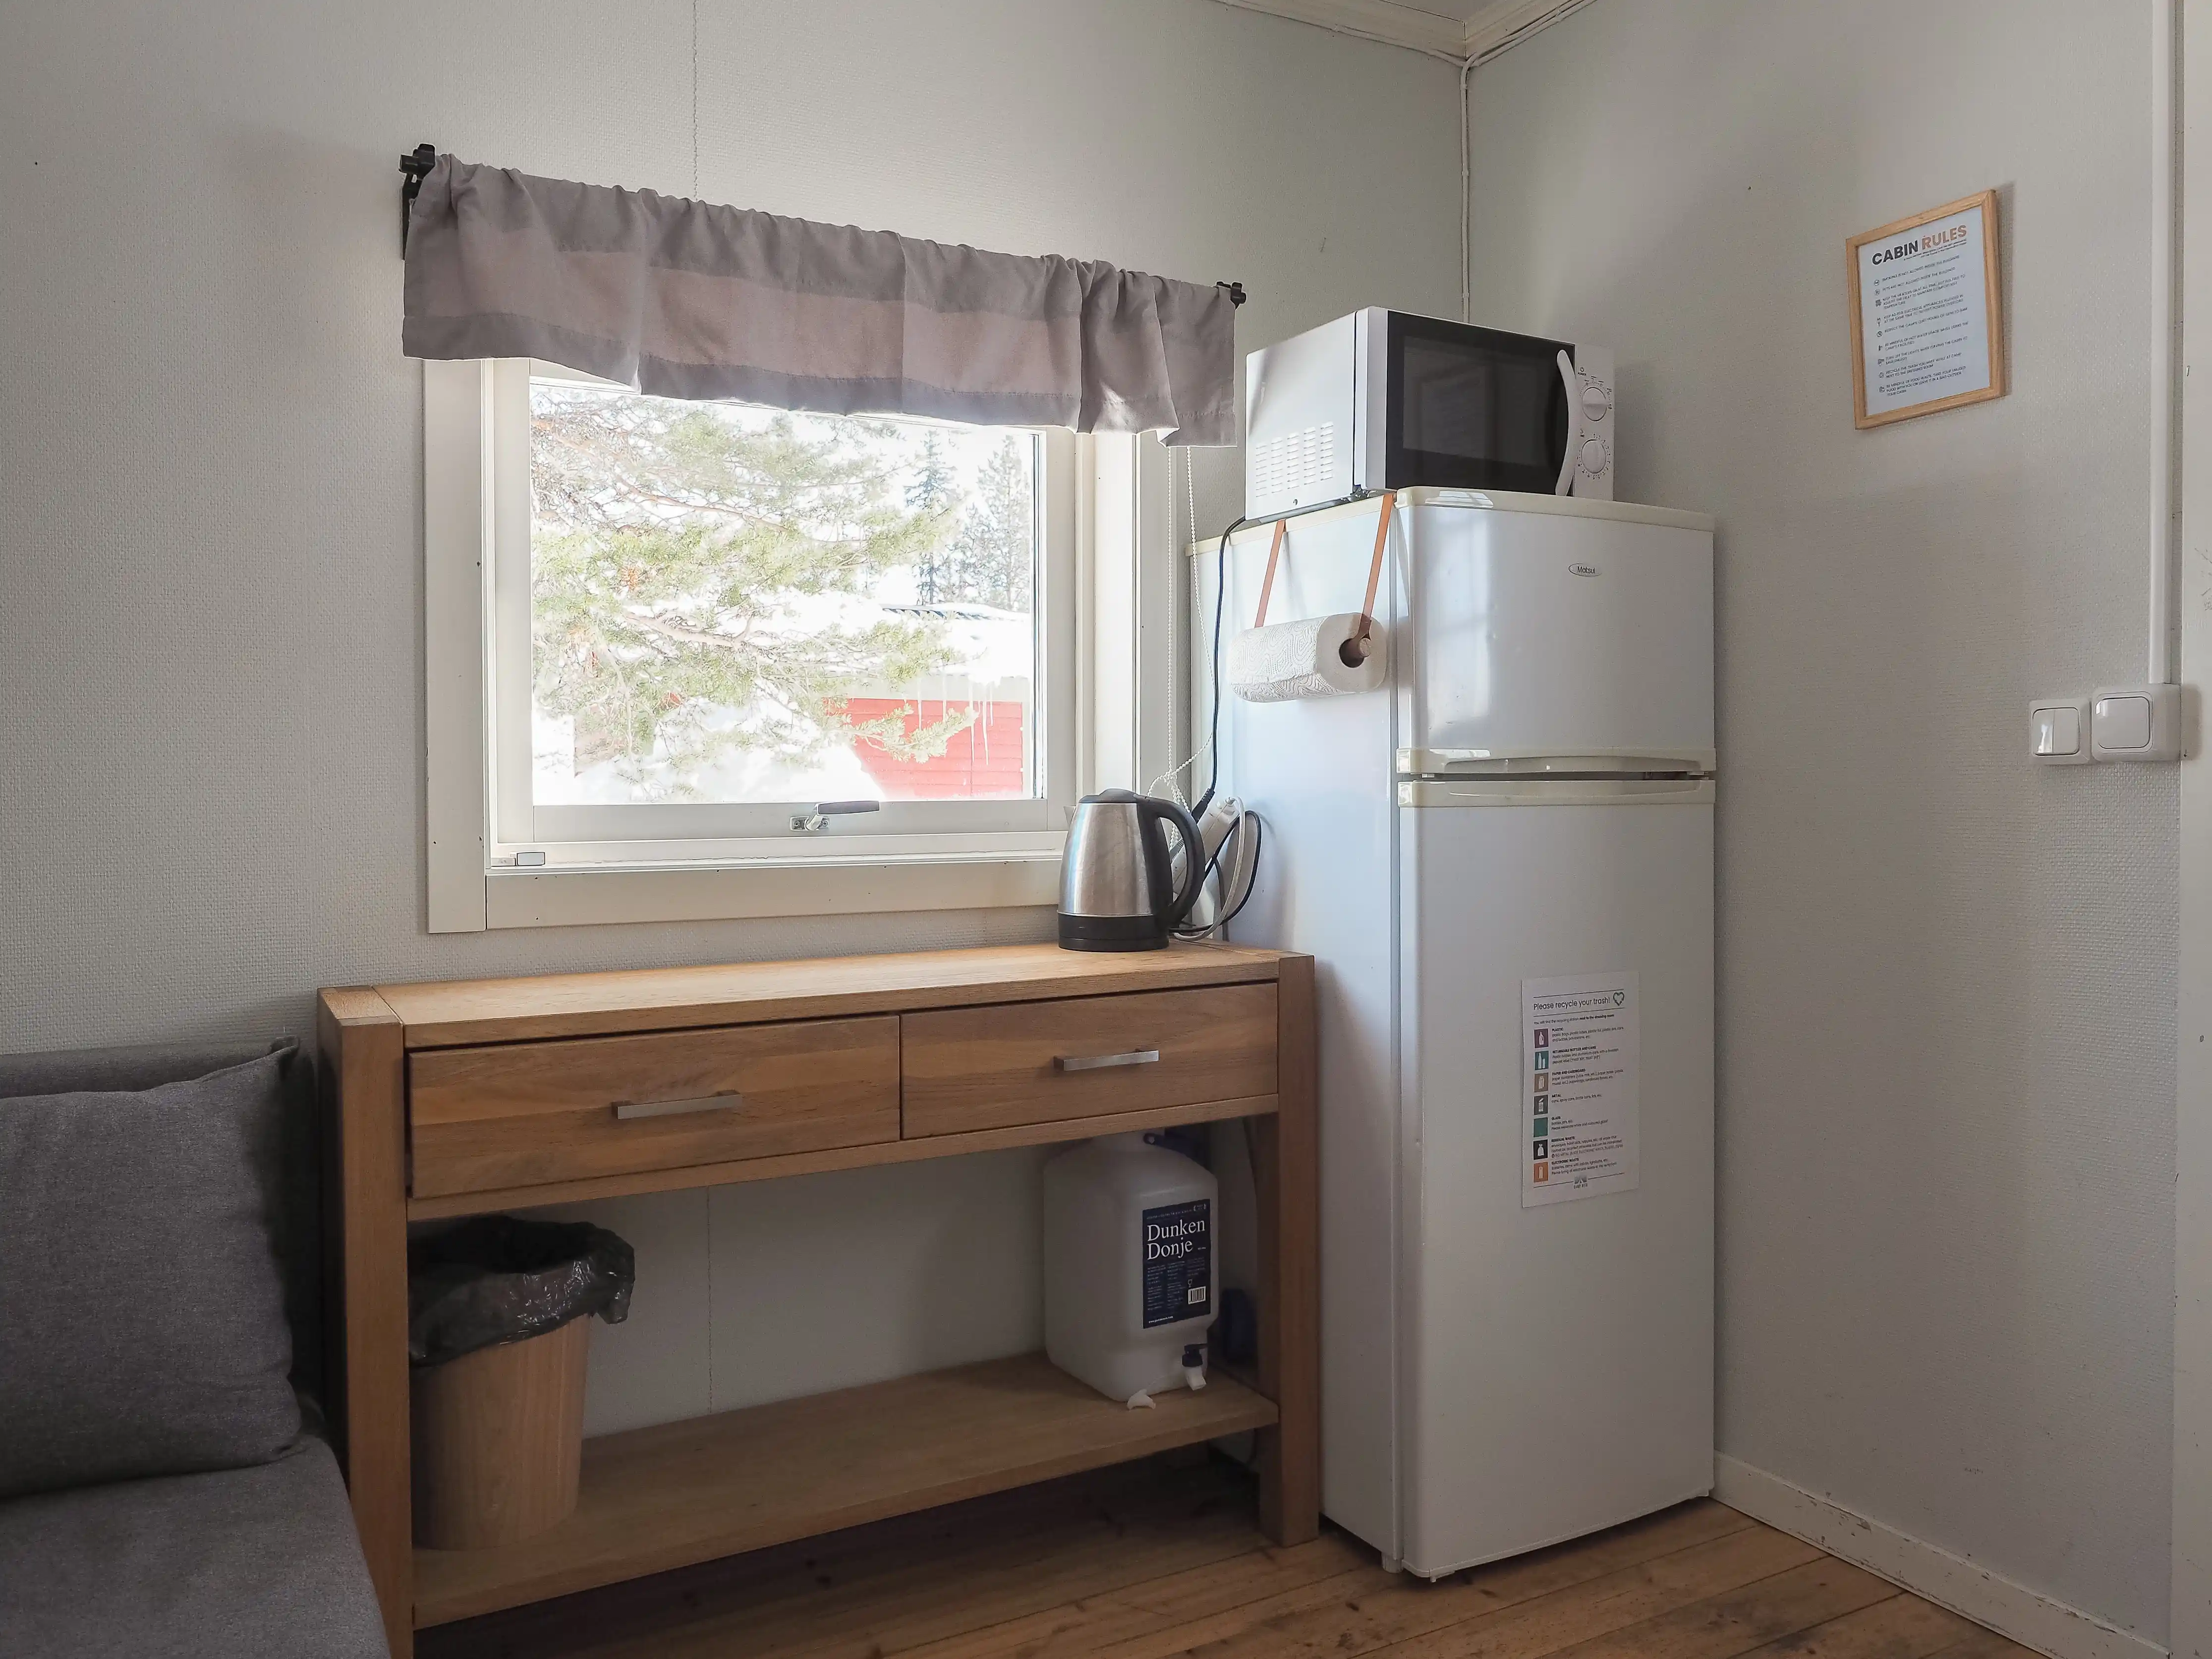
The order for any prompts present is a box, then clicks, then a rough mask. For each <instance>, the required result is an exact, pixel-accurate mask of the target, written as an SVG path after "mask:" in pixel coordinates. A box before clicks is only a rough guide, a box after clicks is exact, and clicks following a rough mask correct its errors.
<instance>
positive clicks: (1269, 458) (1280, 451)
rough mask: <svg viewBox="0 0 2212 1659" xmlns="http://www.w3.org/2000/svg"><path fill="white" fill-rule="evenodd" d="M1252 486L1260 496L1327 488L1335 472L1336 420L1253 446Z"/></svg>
mask: <svg viewBox="0 0 2212 1659" xmlns="http://www.w3.org/2000/svg"><path fill="white" fill-rule="evenodd" d="M1250 465H1251V468H1252V488H1253V489H1254V491H1255V493H1256V494H1258V495H1276V494H1278V493H1280V492H1285V491H1287V492H1290V493H1291V494H1293V495H1301V496H1303V495H1310V494H1311V493H1312V492H1315V491H1317V490H1322V489H1327V488H1328V483H1329V480H1330V478H1331V477H1333V476H1334V473H1335V471H1336V422H1334V421H1323V422H1321V423H1320V424H1319V425H1317V426H1310V427H1306V428H1302V429H1301V430H1299V431H1297V432H1285V433H1284V434H1283V435H1281V436H1279V437H1275V438H1270V439H1268V440H1267V441H1265V442H1264V443H1260V444H1255V445H1254V446H1253V447H1252V453H1251V457H1250Z"/></svg>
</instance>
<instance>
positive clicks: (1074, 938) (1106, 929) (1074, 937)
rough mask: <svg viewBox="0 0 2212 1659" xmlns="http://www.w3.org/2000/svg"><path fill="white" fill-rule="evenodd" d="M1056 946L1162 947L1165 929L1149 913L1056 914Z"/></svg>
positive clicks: (1092, 948)
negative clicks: (1128, 914) (1129, 914)
mask: <svg viewBox="0 0 2212 1659" xmlns="http://www.w3.org/2000/svg"><path fill="white" fill-rule="evenodd" d="M1167 948H1168V936H1167V933H1166V930H1165V929H1164V928H1163V927H1161V926H1160V924H1159V923H1158V921H1154V920H1153V919H1152V917H1150V916H1071V915H1067V914H1066V912H1065V911H1063V912H1061V914H1060V949H1061V950H1063V951H1164V950H1166V949H1167Z"/></svg>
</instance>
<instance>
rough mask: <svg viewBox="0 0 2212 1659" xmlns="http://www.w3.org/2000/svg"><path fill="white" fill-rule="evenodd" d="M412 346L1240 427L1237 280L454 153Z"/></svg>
mask: <svg viewBox="0 0 2212 1659" xmlns="http://www.w3.org/2000/svg"><path fill="white" fill-rule="evenodd" d="M406 297H407V317H406V323H405V325H404V331H403V335H402V339H403V341H404V349H405V350H406V352H407V354H408V355H409V356H414V357H542V358H544V359H546V360H547V361H549V362H556V363H561V364H563V365H565V366H566V367H568V368H575V369H580V370H582V371H583V372H584V373H585V374H597V375H599V376H602V377H604V378H605V379H607V380H620V381H622V382H623V383H624V384H626V385H629V386H635V387H637V388H638V389H639V390H640V391H641V392H653V393H655V394H657V395H659V396H661V397H665V398H742V399H744V400H745V401H746V402H749V403H759V404H772V405H775V406H777V407H780V408H784V409H808V410H823V411H827V412H830V413H836V414H848V415H852V414H906V415H929V416H938V417H939V418H942V419H948V420H957V421H970V422H976V423H979V424H987V425H1020V426H1066V427H1073V428H1075V429H1076V430H1077V431H1078V432H1146V431H1153V430H1159V429H1164V430H1165V431H1166V433H1167V441H1168V442H1169V443H1171V444H1230V443H1234V442H1235V441H1236V436H1237V434H1236V424H1237V420H1236V407H1237V404H1236V390H1235V371H1236V328H1235V322H1234V318H1235V315H1236V312H1235V308H1234V307H1233V306H1232V304H1231V300H1230V297H1229V295H1228V293H1227V291H1226V290H1225V289H1221V288H1218V287H1205V286H1201V285H1200V284H1198V283H1178V282H1171V281H1170V280H1168V279H1167V278H1165V277H1163V276H1146V275H1144V274H1143V273H1142V272H1140V271H1133V270H1115V268H1114V267H1113V266H1111V265H1108V264H1099V263H1097V261H1095V260H1083V259H1064V258H1019V257H1017V256H1015V255H1012V254H1006V253H984V252H978V251H977V250H976V249H975V248H971V247H947V246H945V245H944V244H942V243H939V242H924V241H917V240H914V239H912V238H910V237H905V236H898V235H894V234H891V233H890V232H889V231H877V230H857V229H854V228H853V227H851V226H849V225H823V224H816V223H813V222H811V221H809V220H805V219H782V218H778V217H776V216H775V215H773V214H768V213H757V212H752V211H750V210H745V209H743V208H732V207H715V206H711V205H709V204H706V203H703V202H693V201H686V200H683V199H680V198H678V197H667V196H661V195H658V194H656V193H655V192H653V191H649V190H622V189H615V188H609V187H607V186H605V185H579V184H571V183H568V182H567V181H566V180H562V179H533V178H531V177H530V176H528V175H527V174H525V173H517V172H515V171H514V170H513V169H512V168H508V167H479V166H477V165H475V164H474V163H471V162H468V161H456V160H455V159H454V158H453V157H452V156H451V155H441V156H440V157H438V160H437V163H436V165H435V167H433V168H432V169H431V171H430V173H429V176H428V178H427V179H424V180H423V183H422V192H421V194H420V195H418V196H417V197H416V199H415V203H414V207H413V210H412V212H411V216H410V220H409V229H408V236H407V283H406Z"/></svg>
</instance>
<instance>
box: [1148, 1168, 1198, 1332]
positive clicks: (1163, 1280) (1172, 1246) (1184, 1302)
mask: <svg viewBox="0 0 2212 1659" xmlns="http://www.w3.org/2000/svg"><path fill="white" fill-rule="evenodd" d="M1212 1243H1213V1200H1212V1199H1210V1198H1194V1199H1193V1200H1191V1201H1190V1202H1189V1203H1188V1204H1166V1205H1163V1206H1160V1207H1159V1208H1158V1209H1157V1210H1147V1211H1146V1212H1145V1225H1144V1250H1145V1328H1146V1330H1150V1329H1151V1328H1152V1327H1153V1326H1155V1325H1172V1324H1173V1323H1175V1322H1176V1320H1178V1319H1194V1318H1198V1317H1200V1316H1206V1315H1210V1314H1211V1313H1212V1311H1213V1283H1212V1277H1213V1276H1212V1271H1211V1269H1212V1264H1213V1250H1212Z"/></svg>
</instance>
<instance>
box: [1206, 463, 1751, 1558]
mask: <svg viewBox="0 0 2212 1659" xmlns="http://www.w3.org/2000/svg"><path fill="white" fill-rule="evenodd" d="M1377 511H1378V508H1377V507H1376V504H1375V503H1374V502H1373V501H1369V502H1364V503H1356V504H1353V505H1352V506H1349V507H1341V508H1336V509H1330V510H1327V511H1324V512H1322V513H1315V514H1312V515H1310V516H1309V517H1307V518H1304V519H1298V520H1292V521H1291V526H1290V530H1289V538H1288V543H1287V546H1286V549H1285V554H1284V558H1283V563H1282V568H1280V570H1279V572H1278V574H1277V577H1276V586H1275V592H1274V596H1273V603H1272V605H1271V606H1270V619H1271V620H1274V621H1284V620H1289V619H1291V618H1294V617H1308V616H1313V615H1316V614H1323V613H1329V612H1335V611H1357V610H1358V609H1359V605H1360V601H1361V599H1362V597H1363V595H1364V587H1365V585H1366V580H1367V573H1368V565H1369V557H1370V552H1371V550H1372V548H1373V544H1374V532H1375V525H1376V513H1377ZM1266 563H1267V533H1266V532H1264V531H1260V530H1255V531H1252V532H1246V533H1245V535H1244V536H1243V537H1241V538H1239V539H1238V540H1237V542H1236V544H1234V545H1233V546H1232V548H1231V551H1230V554H1229V556H1228V557H1227V559H1226V560H1225V562H1223V564H1222V565H1221V566H1220V568H1222V569H1224V570H1225V572H1226V580H1227V581H1228V583H1229V591H1228V593H1227V595H1226V604H1227V617H1226V618H1225V622H1224V624H1223V625H1224V627H1225V629H1234V628H1237V627H1240V626H1249V625H1250V623H1251V622H1252V620H1253V612H1254V606H1255V604H1256V603H1257V599H1258V595H1259V590H1260V584H1261V574H1262V572H1263V570H1264V568H1265V567H1266ZM1211 564H1212V561H1203V562H1201V564H1200V578H1201V580H1200V592H1199V595H1198V598H1199V605H1198V607H1197V613H1198V615H1199V616H1200V617H1203V618H1204V620H1205V622H1206V623H1207V624H1209V625H1210V623H1211V622H1212V616H1211V612H1210V611H1209V609H1208V608H1207V604H1208V601H1210V599H1211V597H1212V592H1211V590H1212V581H1211V580H1206V577H1207V576H1209V575H1210V574H1211V573H1210V571H1209V570H1208V569H1207V567H1208V566H1209V565H1211ZM1387 570H1388V576H1387V579H1386V580H1385V582H1384V584H1383V592H1384V596H1385V597H1384V598H1383V599H1378V600H1377V602H1376V610H1377V612H1378V615H1379V617H1380V618H1381V619H1382V620H1383V622H1384V623H1385V624H1386V628H1385V635H1386V638H1387V641H1388V649H1389V669H1388V674H1387V677H1386V683H1385V689H1384V690H1381V691H1376V692H1370V693H1365V694H1361V695H1355V696H1338V697H1326V698H1317V699H1311V700H1306V701H1299V702H1276V703H1249V702H1243V700H1241V699H1239V698H1237V697H1235V696H1231V695H1226V694H1225V696H1224V700H1223V702H1222V707H1221V716H1222V775H1223V784H1224V787H1225V788H1227V789H1229V790H1231V791H1233V792H1234V793H1237V795H1240V796H1241V797H1242V798H1243V800H1244V801H1245V803H1246V804H1247V805H1248V806H1249V807H1251V808H1253V809H1254V810H1255V811H1258V812H1259V813H1260V814H1261V817H1262V818H1263V819H1264V821H1265V824H1266V839H1265V848H1264V852H1263V854H1262V856H1261V864H1260V872H1259V878H1258V881H1257V883H1256V884H1255V888H1254V890H1253V895H1252V897H1251V900H1250V902H1249V904H1248V906H1247V907H1246V908H1245V909H1244V911H1243V915H1240V916H1239V917H1238V918H1237V920H1236V921H1235V922H1234V923H1233V924H1232V925H1231V928H1230V934H1231V937H1232V938H1234V939H1238V940H1241V941H1243V942H1247V943H1253V944H1264V945H1277V946H1281V947H1285V948H1288V949H1291V950H1297V951H1307V952H1310V953H1311V954H1312V955H1313V956H1314V957H1316V958H1317V959H1318V961H1317V971H1318V982H1319V989H1320V1016H1321V1068H1322V1085H1321V1137H1322V1215H1321V1249H1322V1508H1323V1510H1325V1511H1326V1512H1327V1513H1328V1515H1329V1516H1331V1517H1332V1518H1334V1520H1335V1521H1337V1522H1339V1523H1340V1524H1341V1525H1343V1526H1344V1527H1346V1528H1347V1529H1349V1530H1350V1531H1352V1532H1353V1533H1355V1534H1358V1536H1359V1537H1361V1538H1363V1539H1364V1540H1366V1541H1368V1542H1369V1543H1370V1544H1372V1545H1373V1546H1375V1547H1376V1548H1377V1549H1378V1550H1379V1551H1380V1552H1381V1553H1382V1555H1383V1561H1384V1563H1385V1565H1390V1566H1400V1565H1402V1566H1403V1567H1404V1568H1406V1569H1407V1570H1408V1571H1413V1572H1416V1573H1419V1574H1422V1575H1425V1576H1428V1577H1440V1576H1442V1575H1443V1574H1446V1573H1449V1572H1453V1571H1458V1570H1459V1569H1461V1568H1463V1567H1467V1566H1471V1565H1475V1564H1477V1563H1480V1562H1484V1561H1489V1560H1494V1559H1498V1558H1500V1557H1504V1556H1509V1555H1513V1554H1517V1553H1521V1552H1522V1551H1525V1550H1530V1549H1534V1548H1537V1547H1541V1546H1542V1545H1546V1544H1549V1543H1553V1542H1556V1541H1559V1540H1562V1539H1567V1538H1572V1537H1577V1536H1579V1535H1581V1534H1585V1533H1589V1532H1591V1531H1595V1530H1596V1529H1598V1528H1603V1527H1607V1526H1611V1525H1613V1524H1615V1523H1617V1522H1623V1521H1626V1520H1629V1519H1631V1518H1632V1517H1634V1516H1639V1515H1644V1514H1648V1513H1650V1511H1652V1510H1658V1509H1662V1508H1663V1507H1665V1506H1667V1505H1668V1504H1674V1503H1676V1502H1679V1501H1680V1500H1682V1499H1685V1498H1692V1497H1694V1496H1697V1495H1699V1494H1701V1493H1705V1492H1709V1491H1711V1487H1712V1484H1713V805H1712V803H1713V796H1714V789H1715V782H1714V771H1715V755H1714V748H1713V580H1712V525H1711V520H1709V519H1706V518H1704V517H1702V516H1700V515H1698V514H1694V513H1677V512H1671V511H1667V510H1664V509H1659V508H1653V507H1638V506H1634V505H1632V504H1629V503H1615V502H1611V501H1578V500H1573V499H1563V498H1559V497H1553V496H1548V495H1507V494H1503V493H1486V492H1474V491H1466V490H1441V489H1419V490H1410V491H1407V492H1404V493H1403V494H1401V495H1400V496H1399V498H1398V503H1397V508H1396V513H1395V526H1394V529H1393V532H1392V534H1391V538H1390V544H1389V562H1388V565H1387ZM1198 637H1199V639H1200V640H1201V641H1206V640H1207V639H1209V638H1210V633H1201V634H1200V635H1198Z"/></svg>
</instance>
